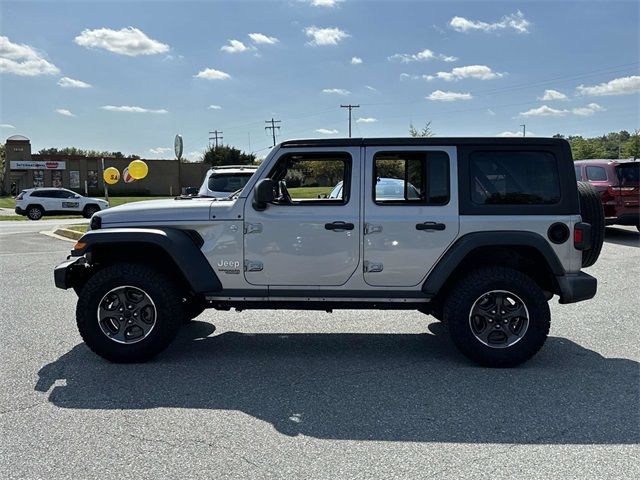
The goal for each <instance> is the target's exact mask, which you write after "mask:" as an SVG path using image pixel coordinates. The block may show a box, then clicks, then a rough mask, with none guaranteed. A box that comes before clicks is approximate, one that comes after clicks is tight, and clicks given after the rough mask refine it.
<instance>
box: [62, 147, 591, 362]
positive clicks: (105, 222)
mask: <svg viewBox="0 0 640 480" xmlns="http://www.w3.org/2000/svg"><path fill="white" fill-rule="evenodd" d="M245 168H247V167H245ZM230 170H231V169H230ZM219 171H220V170H218V169H217V170H216V171H215V173H212V175H210V177H212V176H213V175H217V174H218V172H219ZM248 171H249V169H248V168H247V172H248ZM243 180H244V179H243ZM214 183H215V180H214ZM236 188H238V189H239V188H241V185H240V184H239V183H237V184H235V185H234V186H233V188H231V187H229V188H225V190H234V189H236ZM331 189H333V192H331V193H329V194H328V195H327V192H329V191H330V190H331ZM603 235H604V213H603V210H602V204H601V202H600V199H599V197H598V195H597V193H596V192H595V191H594V189H593V188H592V187H591V186H590V185H588V184H583V183H576V177H575V172H574V168H573V160H572V157H571V148H570V146H569V143H568V142H567V141H566V140H563V139H556V138H443V137H439V138H406V139H405V138H364V139H356V138H349V139H326V140H324V139H323V140H292V141H288V142H284V143H282V144H280V145H278V146H276V147H275V148H274V149H273V150H272V151H271V153H270V154H269V155H268V156H267V157H266V158H265V159H264V161H263V162H262V165H261V166H260V168H259V169H258V170H257V172H256V173H255V174H254V175H253V177H252V178H250V179H249V180H248V182H247V184H246V187H245V188H244V189H243V190H242V191H240V192H239V193H237V194H234V195H228V196H227V197H226V198H206V197H200V198H193V197H186V198H185V197H177V198H175V199H167V200H154V201H151V202H143V204H132V205H127V206H120V207H116V208H110V209H109V210H107V211H105V212H99V213H96V214H95V215H94V216H93V218H92V219H91V231H89V232H87V233H86V234H85V235H84V236H83V237H82V238H81V239H80V240H79V242H78V243H77V244H76V246H75V247H74V249H73V250H72V252H71V256H70V257H69V258H68V259H67V261H65V262H63V263H61V264H60V265H58V266H57V267H56V269H55V272H54V278H55V282H56V286H58V287H59V288H63V289H66V288H73V289H74V290H75V291H76V292H77V293H78V304H77V308H76V320H77V325H78V329H79V331H80V334H81V335H82V338H83V339H84V341H85V342H86V344H87V346H89V348H91V349H92V350H93V351H95V352H96V353H98V354H99V355H102V356H103V357H105V358H107V359H109V360H112V361H115V362H137V361H143V360H148V359H150V358H151V357H153V356H154V355H156V354H157V353H159V352H160V351H162V350H163V349H164V348H165V347H167V345H169V343H170V342H171V340H172V339H173V338H174V337H175V336H176V334H177V332H178V329H179V328H180V324H181V323H182V322H183V321H189V320H190V319H193V318H195V317H197V316H198V315H199V314H200V313H202V311H203V310H204V309H205V308H213V309H217V310H221V311H225V310H229V309H231V308H235V309H237V310H246V309H298V310H320V311H327V312H331V311H332V310H334V309H341V308H342V309H345V308H346V309H370V310H373V311H374V313H373V315H375V314H376V313H375V312H377V311H379V310H398V311H402V310H417V311H419V312H422V313H425V314H430V315H432V316H434V317H435V318H436V319H439V320H442V321H443V322H445V323H446V324H447V326H448V330H449V333H450V335H451V338H452V340H453V343H454V344H455V345H456V346H457V347H458V348H459V349H460V351H461V352H462V353H463V354H465V355H466V356H467V357H469V358H471V359H472V360H474V361H476V362H478V363H479V364H481V365H487V366H493V367H508V366H513V365H517V364H519V363H522V362H524V361H526V360H527V359H529V358H531V357H532V356H533V355H534V354H535V353H536V352H537V351H538V350H539V349H540V348H541V347H542V345H543V344H544V342H545V339H546V338H547V335H548V333H549V327H550V322H551V313H550V310H549V305H548V302H549V300H550V299H551V298H552V297H553V296H554V295H557V296H558V297H559V299H560V303H561V304H564V303H574V302H579V301H583V300H588V299H590V298H592V297H593V296H594V295H595V294H596V290H597V281H596V279H595V278H593V277H592V276H590V275H588V274H587V273H585V272H583V271H582V268H585V267H589V266H591V265H593V264H594V263H595V261H596V260H597V259H598V255H599V253H600V249H601V247H602V242H603ZM560 312H561V310H560V309H558V313H560ZM400 315H402V313H399V314H398V316H400ZM265 318H268V316H267V315H265ZM292 318H295V317H293V316H292ZM387 318H389V319H393V316H389V317H387ZM576 328H579V326H576Z"/></svg>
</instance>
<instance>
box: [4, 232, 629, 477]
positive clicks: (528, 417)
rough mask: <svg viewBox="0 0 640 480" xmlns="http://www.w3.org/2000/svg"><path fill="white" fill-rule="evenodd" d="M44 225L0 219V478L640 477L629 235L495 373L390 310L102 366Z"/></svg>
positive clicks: (612, 245)
mask: <svg viewBox="0 0 640 480" xmlns="http://www.w3.org/2000/svg"><path fill="white" fill-rule="evenodd" d="M18 223H19V224H20V225H16V224H18ZM46 225H47V224H46V223H45V222H43V223H40V222H2V223H0V278H1V279H2V286H1V287H0V288H1V293H0V312H2V318H1V322H2V323H1V326H0V328H1V329H2V333H3V335H2V340H1V345H2V346H1V349H0V352H1V362H0V365H1V367H0V368H1V379H2V380H1V385H2V389H1V391H0V428H1V434H0V478H3V479H4V478H46V479H57V478H101V479H103V478H136V479H140V478H143V479H144V478H154V479H157V478H214V479H223V478H251V479H254V478H287V479H289V478H349V479H351V478H385V479H390V478H400V479H406V478H487V479H489V478H490V479H500V478H540V479H543V478H544V479H548V478H576V479H585V478H640V462H639V460H638V459H639V458H640V449H639V447H638V443H639V440H640V375H639V374H640V369H639V366H640V364H639V363H638V362H639V361H640V355H639V353H640V352H639V345H640V335H639V334H638V326H639V319H638V314H639V312H640V300H639V294H638V287H639V283H640V234H638V232H637V231H636V230H635V229H631V228H609V229H607V234H606V243H605V245H604V248H603V253H602V256H601V258H600V260H599V262H598V263H597V264H596V265H595V266H593V267H591V268H590V269H588V272H589V273H591V274H592V275H594V276H596V277H597V278H598V280H599V292H598V295H597V297H596V298H595V299H594V300H591V301H588V302H584V303H578V304H574V305H559V304H558V303H557V300H553V301H552V305H551V309H552V327H551V333H550V337H549V339H548V341H547V343H546V345H545V346H544V347H543V349H542V350H541V352H540V353H539V354H538V355H537V356H536V357H534V358H533V359H532V360H531V361H529V362H528V363H526V364H525V365H522V366H521V367H518V368H514V369H505V370H498V369H485V368H480V367H477V366H475V365H474V364H472V363H470V362H468V361H467V360H465V359H464V358H463V357H461V356H460V354H458V352H457V351H456V350H455V348H454V347H453V345H452V343H451V342H450V341H449V339H448V337H447V334H446V331H445V328H444V327H443V325H442V324H441V323H439V322H436V321H434V320H433V319H432V318H431V317H426V316H424V315H422V314H420V313H417V312H415V313H414V312H394V311H389V312H385V311H336V312H334V313H332V314H327V313H320V312H297V311H260V310H257V311H244V312H240V313H238V312H217V311H213V310H211V311H206V312H205V313H204V314H202V315H201V316H200V317H199V318H198V319H197V320H196V321H194V322H192V323H191V324H189V325H187V326H185V328H183V330H182V331H181V333H180V335H179V338H178V339H177V340H176V341H175V342H174V344H172V346H171V347H170V348H169V349H168V350H167V351H166V352H165V353H164V354H162V355H161V356H159V357H158V358H157V359H156V360H154V361H152V362H150V363H146V364H138V365H115V364H110V363H108V362H106V361H104V360H102V359H100V358H98V357H97V356H95V355H94V354H93V353H91V352H90V351H89V350H88V349H87V348H86V347H85V346H84V344H83V343H82V342H81V339H80V337H79V335H78V333H77V330H76V327H75V321H74V309H75V301H76V296H75V294H74V293H73V292H72V291H62V290H58V289H56V288H55V287H54V285H53V267H54V266H55V264H56V263H58V262H59V261H61V260H62V259H64V258H65V256H66V254H67V253H68V250H69V249H70V245H71V244H70V243H68V242H65V241H62V240H57V239H54V238H51V237H47V236H44V235H41V234H39V233H37V232H38V230H42V229H45V228H43V227H44V226H46Z"/></svg>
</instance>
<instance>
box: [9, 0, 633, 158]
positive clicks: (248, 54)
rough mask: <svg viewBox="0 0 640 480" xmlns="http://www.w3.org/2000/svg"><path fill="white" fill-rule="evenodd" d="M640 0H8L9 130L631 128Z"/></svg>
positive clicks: (49, 142)
mask: <svg viewBox="0 0 640 480" xmlns="http://www.w3.org/2000/svg"><path fill="white" fill-rule="evenodd" d="M639 5H640V3H638V2H636V1H629V2H614V1H599V2H587V1H566V2H551V1H538V2H506V1H501V2H482V1H475V2H456V1H448V2H437V1H434V2H426V1H423V2H418V1H413V2H401V1H394V2H383V1H369V2H365V1H349V0H345V1H332V0H310V1H302V0H289V1H283V2H277V1H268V2H267V1H263V2H244V1H235V2H204V1H200V2H177V1H140V2H119V1H111V2H104V1H103V2H96V1H84V2H68V3H66V2H35V1H21V2H11V1H3V2H2V3H1V4H0V8H1V16H0V19H1V20H0V22H1V23H0V27H1V33H0V36H1V37H2V38H0V41H1V42H2V43H0V72H1V73H0V82H1V84H0V95H1V97H0V101H1V105H0V108H1V110H0V124H1V126H0V134H1V135H3V137H7V136H9V135H13V134H18V133H19V134H23V135H26V136H28V137H29V138H30V139H31V141H32V144H33V148H34V150H38V149H40V148H43V147H53V146H57V147H63V146H77V147H82V148H92V149H101V150H102V149H104V150H120V151H123V152H125V153H135V154H138V155H141V156H142V157H145V158H171V157H172V156H173V153H172V148H171V146H172V144H173V137H174V135H175V134H176V133H180V134H182V135H183V137H184V141H185V151H186V152H187V154H188V155H190V156H191V157H196V156H197V152H201V151H202V150H203V149H204V148H205V147H206V146H207V143H208V137H209V134H208V132H209V131H210V130H214V129H217V130H222V131H223V132H224V134H223V136H224V143H225V144H232V145H234V146H237V147H239V148H242V149H244V150H251V151H258V152H259V154H262V155H263V154H264V153H266V152H267V151H268V148H267V147H269V146H270V145H271V139H270V137H269V135H268V133H267V132H265V130H264V126H265V124H264V121H265V120H266V119H268V118H271V117H275V118H276V119H280V120H282V124H281V125H282V129H281V131H280V132H279V137H278V140H284V139H287V138H301V137H341V136H346V135H347V112H346V110H344V109H340V108H339V105H340V104H341V103H343V104H345V103H352V104H360V108H359V109H355V110H354V124H353V136H405V135H406V134H407V131H408V126H409V123H410V122H413V123H414V124H415V125H416V126H417V127H420V126H421V125H422V124H423V123H424V122H425V121H427V120H430V121H431V122H432V129H433V132H434V133H435V134H436V135H438V136H447V135H450V136H472V135H473V136H495V135H516V134H518V133H519V132H520V131H521V127H520V125H521V124H526V126H527V132H531V133H532V134H534V135H536V136H550V135H553V134H554V133H557V132H561V133H563V134H567V135H569V134H581V135H584V136H594V135H598V134H602V133H606V132H609V131H617V130H621V129H626V130H633V129H636V128H639V127H640V120H639V116H640V114H639V109H640V107H639V97H640V71H639V66H640V64H639V63H638V62H639V53H640V52H639V48H640V47H639V42H638V40H639V32H638V24H639V20H640V18H639V17H640V15H639ZM257 34H259V35H257ZM225 46H226V48H223V47H225ZM354 57H355V59H354ZM217 107H219V108H217ZM249 142H250V145H249ZM163 149H164V150H163Z"/></svg>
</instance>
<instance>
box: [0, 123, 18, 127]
mask: <svg viewBox="0 0 640 480" xmlns="http://www.w3.org/2000/svg"><path fill="white" fill-rule="evenodd" d="M0 128H16V127H14V126H13V125H11V124H10V123H0Z"/></svg>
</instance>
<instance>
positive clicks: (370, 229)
mask: <svg viewBox="0 0 640 480" xmlns="http://www.w3.org/2000/svg"><path fill="white" fill-rule="evenodd" d="M381 231H382V225H374V224H373V223H365V224H364V234H365V235H369V234H371V233H380V232H381Z"/></svg>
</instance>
